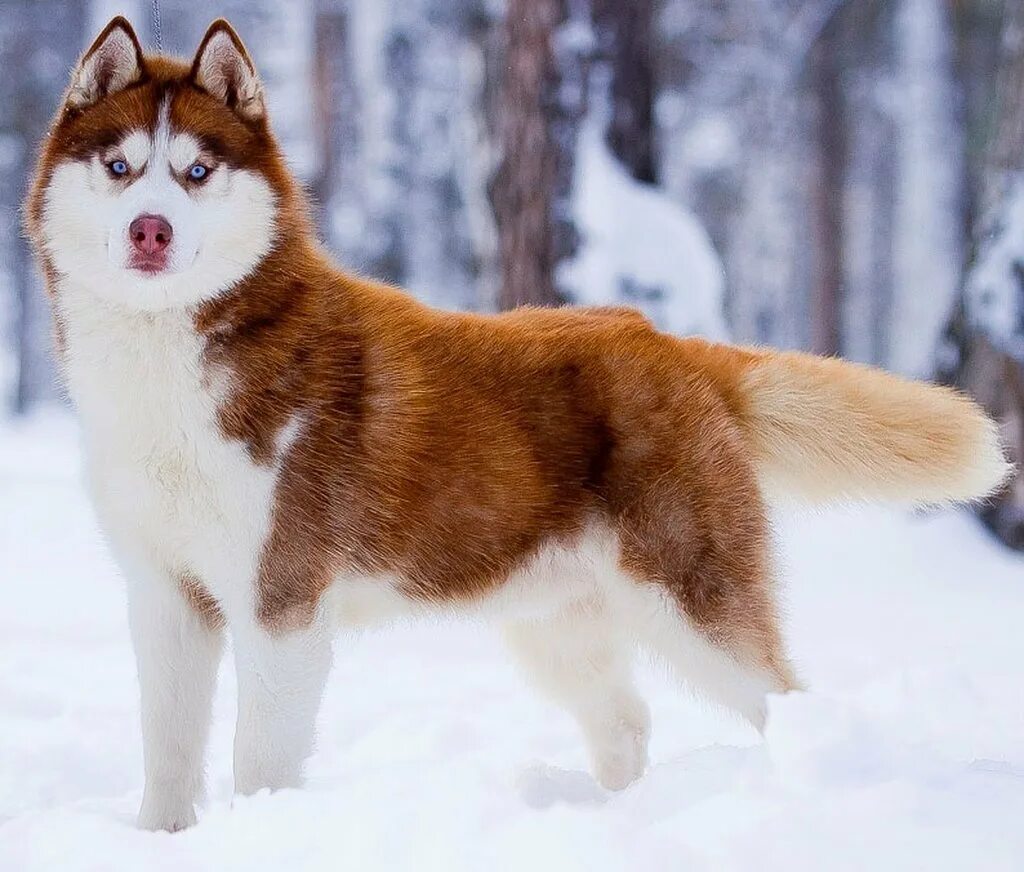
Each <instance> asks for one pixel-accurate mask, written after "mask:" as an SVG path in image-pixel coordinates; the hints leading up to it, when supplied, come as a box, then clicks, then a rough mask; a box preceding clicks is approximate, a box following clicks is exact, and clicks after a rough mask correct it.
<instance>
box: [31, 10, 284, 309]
mask: <svg viewBox="0 0 1024 872" xmlns="http://www.w3.org/2000/svg"><path fill="white" fill-rule="evenodd" d="M303 212H304V207H303V205H302V196H301V194H300V193H299V192H298V190H297V188H296V186H295V184H294V183H293V182H292V180H291V178H290V176H289V174H288V172H287V170H286V168H285V165H284V162H283V160H282V158H281V156H280V152H279V150H278V148H277V146H276V144H275V142H274V139H273V136H272V135H271V133H270V128H269V126H268V123H267V118H266V107H265V101H264V94H263V87H262V85H261V83H260V80H259V77H258V76H257V74H256V71H255V68H254V67H253V63H252V61H251V60H250V58H249V55H248V53H247V52H246V50H245V47H244V46H243V45H242V42H241V40H240V39H239V38H238V36H237V34H236V33H235V32H234V30H233V29H232V28H231V26H230V25H229V24H228V23H227V22H226V21H223V20H220V21H216V22H214V23H213V24H212V25H211V26H210V28H209V30H208V31H207V33H206V35H205V37H204V38H203V40H202V42H201V43H200V45H199V49H198V51H197V52H196V55H195V58H194V60H193V61H192V63H191V64H186V63H183V62H180V61H177V60H172V59H169V58H164V57H153V56H151V57H146V56H144V55H143V53H142V49H141V46H140V45H139V40H138V38H137V37H136V35H135V32H134V31H133V30H132V27H131V25H130V24H129V23H128V22H127V21H126V20H125V19H124V18H121V17H118V18H115V19H114V20H113V21H111V22H110V24H108V25H107V26H106V28H105V29H104V30H103V32H102V33H101V34H100V35H99V36H98V37H97V38H96V41H95V42H94V43H93V45H92V47H91V48H89V50H88V51H87V52H86V53H85V55H84V57H83V58H82V60H81V62H80V63H79V65H78V67H77V68H76V70H75V71H74V73H73V74H72V78H71V84H70V86H69V88H68V91H67V94H66V96H65V100H64V105H63V107H62V108H61V110H60V112H59V113H58V115H57V118H56V119H55V121H54V124H53V128H52V130H51V132H50V135H49V137H48V138H47V140H46V142H45V143H44V146H43V150H42V154H41V156H40V160H39V164H38V168H37V172H36V177H35V179H34V184H33V190H32V193H31V194H30V197H29V201H28V210H27V222H28V228H29V232H30V234H31V236H32V239H33V241H34V243H35V245H36V248H37V250H38V251H39V253H40V257H41V259H42V261H43V266H44V271H45V273H46V276H47V279H48V284H49V286H50V289H51V291H53V292H55V293H57V294H59V293H60V289H61V288H62V287H63V286H64V284H65V282H66V283H68V284H70V285H73V286H74V287H76V288H85V289H86V290H88V291H90V292H91V293H92V294H94V295H96V296H98V297H101V298H104V299H107V300H109V301H112V302H116V303H119V304H121V305H124V306H127V307H130V308H133V309H143V310H161V309H171V308H182V307H188V306H194V305H196V304H198V303H201V302H203V301H205V300H209V299H211V298H213V297H215V296H217V295H218V294H219V293H221V292H223V291H225V290H227V289H228V288H230V287H232V286H233V285H235V284H237V283H238V282H239V281H240V280H241V279H243V278H244V277H245V276H246V275H247V274H249V273H250V272H252V270H253V269H254V268H255V267H256V265H257V264H258V263H259V262H260V261H261V259H263V258H264V257H265V256H266V255H267V254H268V253H269V252H270V251H272V250H273V249H274V248H275V246H278V245H280V244H281V241H282V236H283V235H285V234H286V233H287V231H288V227H289V226H290V224H291V225H294V224H296V223H297V222H298V223H301V222H302V221H303V220H304V219H303Z"/></svg>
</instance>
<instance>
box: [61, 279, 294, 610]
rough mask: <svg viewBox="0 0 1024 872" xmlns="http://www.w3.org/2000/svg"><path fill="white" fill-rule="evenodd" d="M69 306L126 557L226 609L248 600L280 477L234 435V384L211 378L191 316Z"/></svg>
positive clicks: (100, 468) (94, 453) (108, 515)
mask: <svg viewBox="0 0 1024 872" xmlns="http://www.w3.org/2000/svg"><path fill="white" fill-rule="evenodd" d="M60 301H61V315H62V318H63V321H64V326H65V332H66V343H67V348H66V361H67V380H68V385H69V388H70V391H71V394H72V398H73V399H74V401H75V404H76V406H77V408H78V410H79V414H80V417H81V421H82V427H83V438H84V442H85V453H86V461H87V463H86V465H87V471H88V476H89V484H90V488H91V490H92V494H93V498H94V500H95V503H96V507H97V511H98V512H99V514H100V520H101V522H102V524H103V526H104V528H105V529H106V532H107V534H108V535H109V537H110V538H111V540H112V544H113V545H114V547H115V550H117V551H118V554H119V557H120V558H121V559H122V560H123V561H124V560H127V561H136V560H141V561H143V562H146V563H149V564H155V568H157V569H159V570H161V571H167V572H172V573H180V572H182V571H186V570H187V571H191V572H193V573H195V574H197V575H198V576H199V577H200V578H201V579H202V580H203V582H204V583H205V584H206V585H207V586H208V587H209V588H210V590H211V592H213V593H214V595H215V596H217V597H218V598H220V599H224V598H226V597H231V596H233V595H236V594H238V593H240V592H243V591H244V593H245V595H248V588H249V584H248V582H250V581H251V579H252V578H253V575H254V573H255V571H256V567H257V565H258V560H259V554H260V549H261V547H262V544H263V540H264V538H265V535H266V531H267V528H268V525H269V522H270V515H271V509H272V500H273V492H274V482H275V479H276V470H274V469H268V468H266V467H261V466H258V465H256V464H254V463H253V462H252V460H251V459H250V457H249V456H248V454H247V453H246V450H245V447H244V446H243V445H242V444H240V443H238V442H233V441H228V440H226V439H224V437H223V436H222V434H221V432H220V430H219V428H218V425H217V418H216V415H217V404H218V400H219V399H220V398H222V397H223V395H224V392H225V390H226V389H227V384H226V379H227V376H226V374H223V373H222V374H217V373H211V372H210V371H209V370H208V368H206V367H204V364H203V361H202V340H201V338H200V337H199V336H198V335H197V333H196V331H195V329H194V328H193V325H192V321H191V317H190V316H189V315H188V313H186V312H180V311H168V312H132V311H128V310H126V309H123V308H121V307H119V306H117V305H115V304H110V303H107V302H104V301H102V300H100V299H98V298H96V297H95V296H93V295H92V294H89V293H88V292H85V291H76V289H74V288H66V289H62V292H61V294H60ZM218 382H220V383H218Z"/></svg>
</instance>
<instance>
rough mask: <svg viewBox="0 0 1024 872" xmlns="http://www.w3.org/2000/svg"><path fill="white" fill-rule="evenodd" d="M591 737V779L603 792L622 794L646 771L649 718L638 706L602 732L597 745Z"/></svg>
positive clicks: (643, 708) (643, 706) (640, 706)
mask: <svg viewBox="0 0 1024 872" xmlns="http://www.w3.org/2000/svg"><path fill="white" fill-rule="evenodd" d="M594 738H595V737H593V736H591V747H590V755H591V760H592V762H593V772H594V778H595V779H596V780H597V782H598V784H600V785H601V786H602V787H603V788H605V789H606V790H624V789H625V788H627V787H629V785H630V784H632V783H633V782H634V781H636V780H637V779H638V778H639V777H640V776H641V775H643V774H644V771H645V770H646V769H647V745H648V741H649V739H650V716H649V715H648V713H647V706H645V705H643V704H642V703H641V704H640V705H639V706H637V710H636V711H634V712H631V713H630V717H629V718H628V719H625V720H622V721H619V722H618V723H617V724H615V725H614V727H612V728H610V729H608V730H607V731H606V732H604V733H603V734H602V735H601V736H600V739H599V740H598V741H594Z"/></svg>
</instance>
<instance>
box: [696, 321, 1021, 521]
mask: <svg viewBox="0 0 1024 872" xmlns="http://www.w3.org/2000/svg"><path fill="white" fill-rule="evenodd" d="M681 345H682V346H683V353H684V355H685V356H686V357H687V361H686V363H687V366H688V368H689V367H693V368H696V369H698V370H703V371H704V372H705V373H706V374H707V375H708V377H709V378H710V379H711V380H712V382H713V383H714V384H715V386H716V388H717V389H718V391H719V392H720V393H721V395H722V396H723V398H724V399H725V400H726V402H727V404H728V405H729V407H730V408H731V410H732V412H733V414H734V415H735V416H736V418H737V419H738V420H739V422H740V424H741V426H742V428H743V430H744V431H745V433H746V437H747V440H748V443H749V445H750V448H751V450H752V451H753V453H754V456H755V458H756V461H755V462H756V464H757V466H758V470H759V473H760V476H761V478H762V481H763V483H764V485H765V487H766V490H768V491H769V493H782V494H784V495H790V496H793V497H796V498H798V499H803V500H810V501H816V502H821V501H834V500H842V499H852V500H875V501H883V502H891V503H898V504H904V505H921V504H934V503H946V502H958V501H969V500H976V499H980V498H982V497H985V496H987V495H989V494H991V493H992V492H993V491H995V490H996V489H997V488H998V487H999V485H1000V484H1001V483H1002V482H1003V481H1004V480H1005V479H1006V477H1007V475H1008V474H1009V472H1010V469H1011V467H1010V464H1008V463H1007V461H1006V458H1005V457H1004V455H1003V450H1002V448H1001V446H1000V442H999V435H998V432H997V429H996V425H995V423H994V422H993V421H992V420H991V419H990V418H989V417H988V416H986V415H985V413H984V412H983V411H982V410H981V409H980V408H979V407H978V406H977V405H976V404H975V403H973V402H972V401H971V400H969V399H967V397H965V396H963V395H962V394H960V393H958V392H957V391H955V390H952V389H950V388H946V387H940V386H937V385H929V384H923V383H920V382H913V381H908V380H906V379H902V378H898V377H896V376H894V375H890V374H889V373H886V372H882V371H881V370H878V369H874V368H872V367H867V366H860V365H857V364H851V363H844V362H841V361H838V360H833V359H830V358H822V357H815V356H812V355H808V354H798V353H795V352H777V351H769V350H762V349H744V348H733V347H730V346H726V345H716V344H712V343H707V342H703V341H700V340H684V341H682V343H681Z"/></svg>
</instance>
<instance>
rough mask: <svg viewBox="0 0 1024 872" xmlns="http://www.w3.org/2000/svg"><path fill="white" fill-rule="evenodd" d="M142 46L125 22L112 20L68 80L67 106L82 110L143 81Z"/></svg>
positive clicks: (119, 19)
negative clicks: (69, 85)
mask: <svg viewBox="0 0 1024 872" xmlns="http://www.w3.org/2000/svg"><path fill="white" fill-rule="evenodd" d="M144 71H145V62H144V60H143V57H142V46H141V45H140V44H139V38H138V37H137V36H136V35H135V31H134V30H132V26H131V25H130V24H129V23H128V20H127V19H126V18H124V17H122V16H120V15H118V16H117V17H116V18H112V19H111V21H110V23H109V24H108V25H107V26H106V27H104V28H103V31H102V33H100V35H99V36H97V37H96V39H95V41H94V42H93V44H92V45H91V46H90V47H89V50H88V51H87V52H86V53H85V55H83V57H82V60H81V62H80V63H79V64H78V68H77V69H76V70H75V72H74V74H73V75H72V77H71V89H70V90H69V91H68V105H70V106H73V107H75V108H76V109H81V108H84V107H86V106H91V105H92V104H93V103H96V102H98V101H99V100H102V99H103V98H104V97H106V96H107V95H108V94H114V93H116V92H118V91H122V90H124V89H125V88H127V87H128V86H129V85H131V84H134V83H135V82H137V81H139V79H141V78H142V76H143V73H144Z"/></svg>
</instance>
